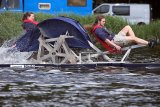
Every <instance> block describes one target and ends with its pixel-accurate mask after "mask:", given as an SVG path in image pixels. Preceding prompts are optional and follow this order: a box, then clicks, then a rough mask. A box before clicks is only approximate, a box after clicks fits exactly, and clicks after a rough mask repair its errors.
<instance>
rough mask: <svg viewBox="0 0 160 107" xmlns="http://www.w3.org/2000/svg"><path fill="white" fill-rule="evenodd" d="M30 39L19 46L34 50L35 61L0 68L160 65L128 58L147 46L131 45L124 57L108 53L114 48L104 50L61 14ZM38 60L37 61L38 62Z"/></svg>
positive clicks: (46, 22)
mask: <svg viewBox="0 0 160 107" xmlns="http://www.w3.org/2000/svg"><path fill="white" fill-rule="evenodd" d="M29 34H30V35H31V36H25V37H24V38H27V37H29V40H25V39H24V40H23V39H21V41H20V43H23V44H28V45H27V47H25V46H19V47H18V46H17V48H21V51H22V52H33V54H32V55H31V56H30V57H29V58H28V60H32V61H33V60H34V63H33V64H1V65H0V67H22V68H25V67H47V66H49V67H56V68H59V67H73V68H74V67H78V68H79V67H91V68H93V67H108V66H114V67H133V68H135V67H160V63H132V62H127V58H128V56H129V54H130V52H131V50H132V49H135V48H141V47H145V46H143V45H131V46H128V47H124V48H123V49H122V51H123V52H125V53H124V55H123V57H122V58H121V60H118V61H117V60H115V59H112V58H110V57H109V56H108V54H110V51H102V50H100V49H99V48H97V46H96V45H94V44H93V42H92V41H91V39H90V36H89V34H88V33H87V31H86V30H85V29H84V28H83V27H82V25H81V24H80V23H79V22H78V21H77V20H74V19H72V18H68V17H57V18H52V19H47V20H44V21H42V22H40V23H39V24H38V25H37V29H36V30H35V31H33V32H30V33H29ZM35 62H36V63H35Z"/></svg>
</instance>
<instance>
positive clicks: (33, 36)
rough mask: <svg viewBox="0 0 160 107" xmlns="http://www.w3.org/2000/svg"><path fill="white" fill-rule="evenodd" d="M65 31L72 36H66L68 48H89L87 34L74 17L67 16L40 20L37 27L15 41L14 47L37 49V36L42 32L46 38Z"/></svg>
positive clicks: (54, 36) (26, 49)
mask: <svg viewBox="0 0 160 107" xmlns="http://www.w3.org/2000/svg"><path fill="white" fill-rule="evenodd" d="M66 32H68V33H69V35H70V36H73V37H74V38H67V39H66V42H67V44H68V46H69V47H70V48H90V45H89V44H88V42H87V41H90V38H89V35H88V34H87V32H86V31H85V30H84V28H83V27H82V26H81V25H80V23H79V22H78V21H76V20H74V19H71V18H68V17H57V18H52V19H47V20H44V21H42V22H40V23H39V24H38V25H37V28H35V29H33V30H31V31H29V32H27V33H26V34H25V35H23V36H22V37H21V38H20V39H19V40H18V41H17V42H16V47H17V49H18V50H20V51H23V52H25V51H37V50H38V47H39V42H38V38H39V36H40V35H41V34H42V35H43V36H44V37H46V38H57V37H59V36H60V35H65V34H66Z"/></svg>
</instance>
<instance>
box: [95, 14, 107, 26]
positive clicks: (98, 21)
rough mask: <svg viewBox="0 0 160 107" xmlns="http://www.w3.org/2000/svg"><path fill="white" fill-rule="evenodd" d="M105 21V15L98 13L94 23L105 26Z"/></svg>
mask: <svg viewBox="0 0 160 107" xmlns="http://www.w3.org/2000/svg"><path fill="white" fill-rule="evenodd" d="M105 22H106V20H105V17H104V16H103V15H98V16H97V17H96V20H95V23H94V25H96V24H99V25H100V26H104V25H105Z"/></svg>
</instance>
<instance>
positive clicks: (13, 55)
mask: <svg viewBox="0 0 160 107" xmlns="http://www.w3.org/2000/svg"><path fill="white" fill-rule="evenodd" d="M0 50H1V51H0V59H1V60H0V64H20V63H21V64H22V63H23V64H27V63H31V62H29V61H28V60H27V58H28V57H29V56H30V55H31V54H32V52H19V51H16V50H14V51H10V50H11V47H0Z"/></svg>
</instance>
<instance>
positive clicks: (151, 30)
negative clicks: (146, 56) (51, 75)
mask: <svg viewBox="0 0 160 107" xmlns="http://www.w3.org/2000/svg"><path fill="white" fill-rule="evenodd" d="M22 15H23V13H10V12H5V13H0V42H1V43H2V42H3V41H4V40H7V39H11V38H13V37H17V36H19V35H20V34H21V33H22V32H23V29H22V27H21V24H22V21H21V18H22ZM56 16H57V15H51V14H42V13H38V14H36V20H37V21H39V22H41V21H43V20H45V19H48V18H53V17H56ZM59 16H67V17H70V18H73V19H75V20H77V21H79V22H80V23H81V24H82V25H88V24H91V23H93V22H94V20H95V15H92V16H78V15H75V14H69V15H67V14H60V15H59ZM106 23H107V24H106V26H107V27H108V28H109V29H112V31H113V32H115V33H118V32H119V31H120V30H121V29H122V28H123V27H124V26H125V25H127V22H126V21H124V20H122V19H121V18H117V17H112V16H106ZM131 26H132V28H133V30H134V31H135V34H136V35H138V36H139V37H141V38H144V39H148V38H152V37H154V36H159V35H160V30H159V26H160V20H157V21H155V22H152V23H151V24H149V25H141V26H139V25H131Z"/></svg>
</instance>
